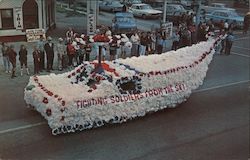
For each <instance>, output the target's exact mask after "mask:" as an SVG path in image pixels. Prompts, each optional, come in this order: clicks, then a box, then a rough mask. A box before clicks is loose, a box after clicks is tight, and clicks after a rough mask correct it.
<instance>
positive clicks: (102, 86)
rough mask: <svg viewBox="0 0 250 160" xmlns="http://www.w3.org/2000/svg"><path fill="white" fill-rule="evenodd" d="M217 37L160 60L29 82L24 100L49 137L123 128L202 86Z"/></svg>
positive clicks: (90, 67)
mask: <svg viewBox="0 0 250 160" xmlns="http://www.w3.org/2000/svg"><path fill="white" fill-rule="evenodd" d="M220 38H221V37H218V38H216V39H210V40H209V41H207V42H201V43H198V44H196V45H193V46H190V47H185V48H182V49H179V50H177V51H170V52H167V53H164V54H161V55H149V56H141V57H132V58H127V59H117V60H115V61H112V62H108V61H104V62H103V63H102V68H103V70H97V69H96V68H97V65H98V63H97V62H85V63H84V64H82V65H80V66H78V67H77V68H75V69H74V70H72V71H71V72H67V73H64V74H59V75H55V74H50V75H46V76H33V77H30V80H29V83H28V85H27V87H26V88H25V91H24V93H25V95H24V99H25V101H26V103H27V104H28V105H29V106H33V107H34V108H35V109H36V110H37V111H38V112H40V113H41V114H42V116H43V117H44V118H45V119H47V121H48V124H49V126H50V127H51V129H52V134H53V135H57V134H60V133H67V132H75V131H77V130H79V131H82V130H84V129H89V128H94V127H99V126H102V125H104V124H106V123H122V122H126V121H127V120H129V119H133V118H135V117H141V116H144V115H145V114H146V113H148V112H156V111H158V110H161V109H164V108H174V107H176V105H177V104H180V103H182V102H183V101H186V99H187V98H188V97H189V96H190V94H191V93H192V91H193V90H195V89H197V88H198V87H199V86H200V85H202V83H203V80H204V78H205V76H206V72H207V70H208V65H209V63H210V62H211V60H212V58H213V54H214V52H215V51H214V48H215V46H216V45H217V44H218V43H219V41H220Z"/></svg>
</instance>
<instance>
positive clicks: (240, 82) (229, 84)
mask: <svg viewBox="0 0 250 160" xmlns="http://www.w3.org/2000/svg"><path fill="white" fill-rule="evenodd" d="M247 82H250V80H245V81H239V82H233V83H228V84H223V85H218V86H214V87H209V88H204V89H199V90H195V91H194V92H193V93H199V92H204V91H209V90H214V89H219V88H224V87H229V86H234V85H237V84H242V83H247Z"/></svg>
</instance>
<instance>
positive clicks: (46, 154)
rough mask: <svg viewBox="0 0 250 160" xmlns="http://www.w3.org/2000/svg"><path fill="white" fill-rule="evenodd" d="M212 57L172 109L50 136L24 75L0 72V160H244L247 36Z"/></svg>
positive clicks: (246, 141) (249, 37) (249, 40)
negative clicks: (31, 104) (27, 95)
mask: <svg viewBox="0 0 250 160" xmlns="http://www.w3.org/2000/svg"><path fill="white" fill-rule="evenodd" d="M237 37H238V38H237V40H236V41H235V43H234V45H233V50H232V55H230V56H224V55H215V56H214V59H213V61H212V63H211V64H210V66H209V71H208V73H207V77H206V79H205V81H204V84H203V85H202V86H201V87H200V89H198V90H196V91H195V92H194V93H193V94H192V95H191V97H190V98H189V99H188V101H187V102H186V103H183V104H181V105H179V106H178V107H177V108H176V109H166V110H164V111H161V112H158V113H154V114H149V115H147V116H146V117H144V118H139V119H135V120H132V121H129V122H128V123H124V124H121V125H108V126H104V127H102V128H98V129H91V130H87V131H83V132H78V133H74V134H64V135H59V136H52V134H51V130H50V128H49V127H48V125H47V123H46V121H45V120H44V119H43V118H42V117H41V116H40V115H39V114H38V113H37V112H35V111H33V110H31V109H28V108H26V106H25V103H24V100H23V91H24V87H25V86H26V84H27V82H28V77H27V76H24V77H20V76H19V77H17V78H16V79H14V80H11V79H10V77H9V75H7V74H5V73H3V72H2V71H1V72H0V88H1V90H0V144H1V145H0V159H21V160H30V159H60V160H61V159H84V160H201V159H202V160H246V159H247V157H249V73H250V72H249V62H250V54H249V51H250V35H249V34H248V35H238V36H237Z"/></svg>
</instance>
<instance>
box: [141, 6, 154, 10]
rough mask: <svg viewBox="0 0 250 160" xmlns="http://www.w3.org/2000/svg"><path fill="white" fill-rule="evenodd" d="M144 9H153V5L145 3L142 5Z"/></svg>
mask: <svg viewBox="0 0 250 160" xmlns="http://www.w3.org/2000/svg"><path fill="white" fill-rule="evenodd" d="M141 8H142V9H152V7H151V6H150V5H143V6H141Z"/></svg>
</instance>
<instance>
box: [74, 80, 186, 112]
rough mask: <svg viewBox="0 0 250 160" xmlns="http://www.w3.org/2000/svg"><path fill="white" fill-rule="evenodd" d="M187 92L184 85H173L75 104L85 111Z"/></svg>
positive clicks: (79, 101) (76, 102) (77, 101)
mask: <svg viewBox="0 0 250 160" xmlns="http://www.w3.org/2000/svg"><path fill="white" fill-rule="evenodd" d="M185 90H187V86H186V85H185V84H184V83H178V84H175V85H168V86H165V87H160V88H154V89H150V90H147V91H146V92H143V93H138V94H128V95H114V96H110V97H99V98H92V99H85V100H76V101H75V104H76V106H77V109H78V110H81V109H86V108H88V107H91V106H95V105H107V104H117V103H127V102H133V101H137V100H140V99H146V98H150V97H158V96H167V95H169V94H174V93H177V92H183V91H185Z"/></svg>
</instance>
